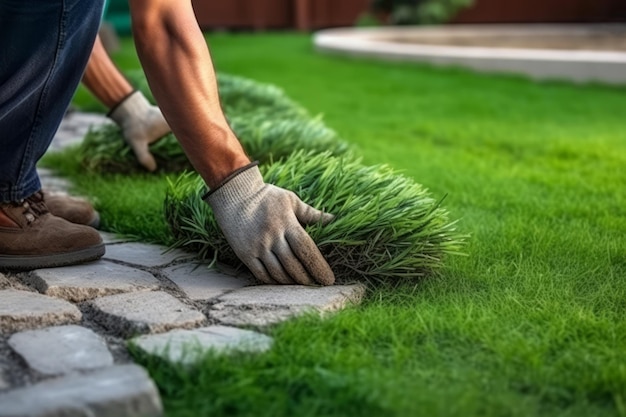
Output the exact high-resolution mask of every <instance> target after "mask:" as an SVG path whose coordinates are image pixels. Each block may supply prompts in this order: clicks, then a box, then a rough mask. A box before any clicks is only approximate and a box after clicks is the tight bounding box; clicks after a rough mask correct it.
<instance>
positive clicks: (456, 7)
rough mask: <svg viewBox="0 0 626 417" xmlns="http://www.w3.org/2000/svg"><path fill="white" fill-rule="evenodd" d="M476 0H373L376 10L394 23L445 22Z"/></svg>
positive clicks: (373, 7)
mask: <svg viewBox="0 0 626 417" xmlns="http://www.w3.org/2000/svg"><path fill="white" fill-rule="evenodd" d="M473 3H474V0H372V1H371V9H372V10H373V11H374V12H378V13H385V14H388V15H389V21H390V23H391V24H394V25H418V24H436V23H445V22H448V21H449V20H450V19H452V18H453V17H454V16H455V15H456V14H457V13H458V12H459V11H460V10H462V9H463V8H466V7H469V6H471V5H472V4H473Z"/></svg>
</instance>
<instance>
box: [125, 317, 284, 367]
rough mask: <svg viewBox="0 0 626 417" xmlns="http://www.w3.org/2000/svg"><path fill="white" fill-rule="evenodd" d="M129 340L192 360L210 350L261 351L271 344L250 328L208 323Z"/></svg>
mask: <svg viewBox="0 0 626 417" xmlns="http://www.w3.org/2000/svg"><path fill="white" fill-rule="evenodd" d="M132 343H133V344H134V345H136V346H137V347H139V348H140V349H141V350H143V351H144V352H146V353H149V354H152V355H158V356H160V357H161V358H162V359H165V360H167V361H169V362H174V363H183V364H193V363H195V362H197V361H198V360H200V359H202V357H203V356H204V354H206V353H207V352H208V351H211V350H212V351H215V352H219V353H229V352H252V353H256V352H264V351H266V350H268V349H269V348H270V347H272V338H271V337H269V336H266V335H264V334H261V333H257V332H253V331H251V330H242V329H237V328H235V327H226V326H210V327H203V328H200V329H195V330H172V331H170V332H168V333H163V334H156V335H148V336H140V337H137V338H135V339H133V340H132Z"/></svg>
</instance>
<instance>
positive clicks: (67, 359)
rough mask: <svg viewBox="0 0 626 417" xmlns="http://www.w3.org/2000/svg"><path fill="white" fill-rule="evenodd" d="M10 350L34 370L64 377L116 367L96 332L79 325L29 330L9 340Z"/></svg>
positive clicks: (16, 334) (14, 335)
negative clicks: (74, 372) (70, 374)
mask: <svg viewBox="0 0 626 417" xmlns="http://www.w3.org/2000/svg"><path fill="white" fill-rule="evenodd" d="M9 346H11V348H12V349H13V350H14V351H15V352H16V353H17V354H18V355H20V356H21V357H22V358H23V359H24V361H26V363H27V364H28V366H29V367H30V368H31V369H34V370H35V371H37V372H39V373H41V374H43V375H63V374H68V373H71V372H73V371H85V370H90V369H97V368H103V367H105V366H111V365H113V355H111V352H109V349H108V348H107V345H106V343H105V342H104V340H103V339H102V338H101V337H100V336H98V335H97V334H96V333H94V332H93V331H91V330H89V329H87V328H85V327H81V326H76V325H68V326H56V327H47V328H45V329H40V330H26V331H23V332H19V333H15V334H13V335H12V336H11V337H10V338H9Z"/></svg>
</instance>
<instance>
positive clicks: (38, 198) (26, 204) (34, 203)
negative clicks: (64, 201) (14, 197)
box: [22, 191, 48, 224]
mask: <svg viewBox="0 0 626 417" xmlns="http://www.w3.org/2000/svg"><path fill="white" fill-rule="evenodd" d="M22 207H23V208H24V211H23V214H24V217H25V218H26V221H28V224H31V223H32V222H34V221H35V220H36V219H37V218H39V217H40V216H43V215H44V214H46V213H48V207H47V206H46V203H45V201H44V197H43V192H42V191H37V192H36V193H35V194H33V195H31V196H30V197H27V198H25V199H24V201H23V202H22Z"/></svg>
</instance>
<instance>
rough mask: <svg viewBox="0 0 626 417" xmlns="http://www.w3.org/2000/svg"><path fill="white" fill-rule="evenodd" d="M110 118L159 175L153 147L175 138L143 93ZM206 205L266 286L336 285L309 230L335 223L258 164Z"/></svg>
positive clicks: (215, 192)
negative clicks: (268, 179)
mask: <svg viewBox="0 0 626 417" xmlns="http://www.w3.org/2000/svg"><path fill="white" fill-rule="evenodd" d="M109 116H110V117H111V118H112V119H113V120H114V121H115V122H116V123H117V124H118V125H119V126H120V127H121V129H122V134H123V136H124V138H125V139H126V141H127V142H128V144H129V145H130V146H131V148H132V149H133V152H134V153H135V155H136V157H137V159H138V161H139V162H140V163H141V165H143V166H144V167H145V168H146V169H147V170H149V171H154V170H155V169H156V161H155V160H154V157H153V156H152V154H151V153H150V150H149V146H150V144H151V143H153V142H155V141H157V140H158V139H160V138H161V137H162V136H164V135H166V134H167V133H169V132H170V128H169V126H168V125H167V122H166V121H165V119H164V118H163V115H162V114H161V111H160V110H159V108H158V107H156V106H152V105H151V104H150V103H149V102H148V101H147V100H146V98H145V97H144V96H143V94H142V93H141V92H139V91H136V92H134V93H132V94H131V95H130V96H128V97H127V98H126V99H125V100H124V101H123V102H122V103H120V104H119V105H118V106H116V107H115V108H114V109H113V110H112V111H111V112H110V113H109ZM204 200H205V201H206V202H207V203H208V204H209V205H210V206H211V208H212V209H213V213H214V214H215V218H216V220H217V223H218V224H219V226H220V228H221V229H222V232H223V233H224V235H225V237H226V240H227V241H228V243H229V244H230V246H231V247H232V248H233V250H234V251H235V254H236V255H237V256H238V257H239V259H240V260H241V261H242V262H243V263H244V264H245V265H246V266H247V267H248V269H250V271H251V272H252V273H253V274H254V276H255V277H256V278H257V279H259V280H260V281H262V282H264V283H266V284H303V285H332V284H333V283H334V282H335V276H334V274H333V272H332V270H331V269H330V266H329V265H328V263H327V262H326V260H325V259H324V257H323V256H322V254H321V253H320V251H319V249H318V248H317V246H316V245H315V242H313V239H311V237H310V236H309V235H308V234H307V233H306V231H305V230H304V229H303V227H302V226H303V225H310V224H315V223H318V222H321V223H322V224H327V223H328V222H330V221H331V220H332V219H333V216H332V215H331V214H328V213H323V212H321V211H319V210H317V209H315V208H313V207H311V206H309V205H307V204H306V203H304V202H302V200H300V198H298V196H297V195H296V194H295V193H293V192H291V191H287V190H285V189H282V188H280V187H276V186H274V185H271V184H266V183H265V182H264V181H263V177H262V176H261V172H260V171H259V168H258V167H257V166H256V164H255V163H252V164H250V165H247V166H245V167H243V168H241V169H239V170H237V171H235V172H234V173H233V174H231V175H230V176H229V177H228V178H226V179H225V180H224V181H223V182H222V184H221V185H220V186H219V187H217V188H215V189H214V190H212V191H211V192H210V193H208V194H207V195H206V196H205V198H204Z"/></svg>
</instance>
